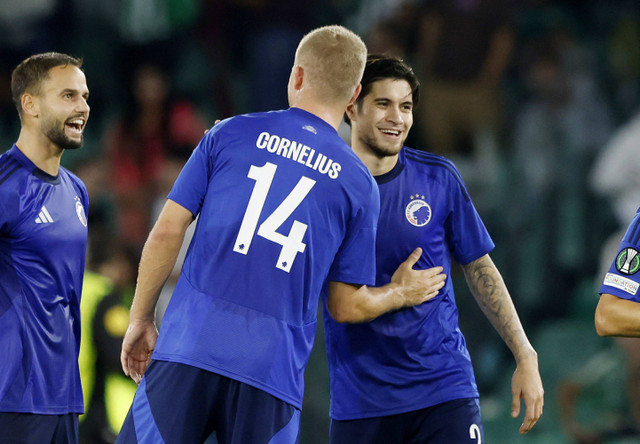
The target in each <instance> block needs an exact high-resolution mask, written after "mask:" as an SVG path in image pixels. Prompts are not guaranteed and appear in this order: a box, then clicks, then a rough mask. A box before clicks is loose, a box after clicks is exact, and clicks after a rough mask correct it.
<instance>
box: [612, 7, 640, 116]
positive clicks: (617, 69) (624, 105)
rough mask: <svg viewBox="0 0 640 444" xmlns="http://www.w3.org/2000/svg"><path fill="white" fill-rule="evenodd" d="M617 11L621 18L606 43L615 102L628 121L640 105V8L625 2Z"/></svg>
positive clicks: (621, 114)
mask: <svg viewBox="0 0 640 444" xmlns="http://www.w3.org/2000/svg"><path fill="white" fill-rule="evenodd" d="M607 7H609V5H607ZM616 10H617V13H618V17H617V20H616V22H615V24H614V26H613V29H612V30H611V32H610V34H609V37H608V41H607V42H606V44H607V49H608V53H607V55H608V62H609V65H610V67H611V71H612V77H611V79H610V84H611V87H612V90H613V91H612V93H613V98H614V103H615V104H616V108H617V111H618V112H619V114H620V116H621V118H622V119H624V120H626V119H628V118H629V116H631V115H632V114H633V112H634V111H635V110H636V108H637V106H638V105H639V104H640V44H638V42H640V5H639V4H638V2H637V1H636V2H623V5H622V7H620V8H619V9H618V8H616Z"/></svg>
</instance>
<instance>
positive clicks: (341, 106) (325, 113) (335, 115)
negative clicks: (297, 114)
mask: <svg viewBox="0 0 640 444" xmlns="http://www.w3.org/2000/svg"><path fill="white" fill-rule="evenodd" d="M291 106H292V107H295V108H300V109H303V110H305V111H307V112H310V113H311V114H314V115H316V116H318V117H320V118H321V119H322V120H324V121H325V122H327V123H328V124H329V125H331V126H332V127H333V128H334V129H335V130H336V131H338V128H339V127H340V123H341V122H342V118H343V117H344V113H345V111H346V109H347V103H336V104H328V103H325V102H324V101H323V100H318V98H317V97H316V96H315V95H314V94H312V92H311V91H310V90H308V91H304V92H302V91H301V92H300V93H299V94H298V95H297V96H296V97H295V99H294V100H293V101H292V103H291Z"/></svg>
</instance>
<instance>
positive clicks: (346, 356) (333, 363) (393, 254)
mask: <svg viewBox="0 0 640 444" xmlns="http://www.w3.org/2000/svg"><path fill="white" fill-rule="evenodd" d="M376 180H377V181H378V186H379V188H380V219H379V221H378V233H377V238H376V242H377V247H376V263H377V272H376V285H377V286H380V285H384V284H387V283H389V282H390V280H391V276H392V275H393V272H394V271H395V270H396V268H397V267H398V266H399V265H400V263H401V262H402V261H404V260H405V259H406V258H407V257H408V256H409V254H410V253H411V252H412V251H413V250H414V249H415V248H417V247H421V248H422V249H423V254H422V257H421V258H420V260H419V261H418V263H417V265H416V268H419V269H426V268H430V267H434V266H438V265H441V266H443V267H444V273H446V274H447V275H448V276H451V259H452V258H453V259H455V260H456V261H457V262H459V263H462V264H467V263H469V262H471V261H473V260H475V259H478V258H480V257H482V256H483V255H485V254H487V253H488V252H490V251H491V250H492V249H493V248H494V244H493V241H492V240H491V238H490V237H489V234H488V233H487V230H486V229H485V227H484V224H483V223H482V221H481V219H480V217H479V215H478V213H477V212H476V210H475V208H474V206H473V203H472V202H471V199H470V197H469V194H468V192H467V189H466V187H465V185H464V183H463V181H462V178H461V177H460V174H459V173H458V171H457V169H456V167H455V166H454V164H453V163H451V162H450V161H449V160H447V159H444V158H442V157H439V156H436V155H433V154H429V153H425V152H422V151H418V150H414V149H410V148H407V147H403V148H402V150H401V151H400V154H399V161H398V163H397V164H396V166H395V167H394V169H393V170H391V171H390V172H388V173H386V174H384V175H382V176H377V177H376ZM324 315H325V316H324V319H325V333H326V343H327V353H328V360H329V372H330V387H331V408H330V414H331V417H332V418H334V419H337V420H347V419H357V418H367V417H374V416H384V415H392V414H397V413H404V412H408V411H413V410H417V409H422V408H426V407H429V406H432V405H436V404H440V403H442V402H446V401H450V400H453V399H460V398H471V397H477V396H478V390H477V386H476V382H475V376H474V373H473V368H472V365H471V359H470V357H469V352H468V350H467V347H466V343H465V339H464V337H463V335H462V333H461V331H460V329H459V326H458V309H457V306H456V301H455V296H454V293H453V283H452V281H451V279H450V278H448V279H447V281H446V284H445V286H444V287H443V288H442V289H441V290H440V293H439V294H438V296H436V297H435V298H433V299H432V300H430V301H427V302H425V303H423V304H421V305H418V306H415V307H411V308H405V309H401V310H398V311H395V312H392V313H387V314H385V315H382V316H380V317H379V318H377V319H375V320H373V321H371V322H368V323H363V324H339V323H337V322H335V321H334V320H333V319H331V317H330V315H329V314H328V313H327V312H326V308H325V313H324Z"/></svg>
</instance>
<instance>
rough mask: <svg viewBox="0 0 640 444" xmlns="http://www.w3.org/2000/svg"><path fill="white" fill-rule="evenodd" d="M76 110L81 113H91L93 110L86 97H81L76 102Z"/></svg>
mask: <svg viewBox="0 0 640 444" xmlns="http://www.w3.org/2000/svg"><path fill="white" fill-rule="evenodd" d="M76 110H77V111H78V112H81V113H85V114H89V111H91V107H90V106H89V102H87V99H85V98H84V97H80V99H79V100H78V101H77V103H76Z"/></svg>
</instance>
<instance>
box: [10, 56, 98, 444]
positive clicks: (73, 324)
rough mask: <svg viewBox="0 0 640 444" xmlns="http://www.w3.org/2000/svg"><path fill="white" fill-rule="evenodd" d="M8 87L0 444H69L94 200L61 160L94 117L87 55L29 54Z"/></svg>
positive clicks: (76, 407) (78, 394)
mask: <svg viewBox="0 0 640 444" xmlns="http://www.w3.org/2000/svg"><path fill="white" fill-rule="evenodd" d="M11 94H12V99H13V102H14V103H15V105H16V107H17V109H18V115H19V117H20V123H21V128H20V135H19V136H18V140H17V141H16V143H15V144H14V145H13V146H12V147H11V148H10V149H9V150H8V151H7V152H6V153H4V154H2V155H1V156H0V356H1V358H0V443H16V442H20V443H30V444H42V443H53V444H69V443H71V444H73V443H77V442H78V415H79V414H80V413H82V412H83V409H84V406H83V400H82V389H81V386H80V372H79V369H78V351H79V348H80V294H81V290H82V279H83V276H84V265H85V250H86V245H87V217H86V215H87V211H88V205H89V199H88V196H87V191H86V188H85V186H84V184H83V183H82V182H81V181H80V179H78V178H77V177H76V176H75V175H74V174H72V173H71V172H69V171H68V170H66V169H65V168H63V167H61V166H60V160H61V158H62V155H63V153H64V151H65V150H68V149H77V148H80V147H81V146H82V142H83V130H84V127H85V125H86V123H87V119H88V118H89V105H88V103H87V99H88V96H89V89H88V88H87V81H86V78H85V75H84V73H83V71H82V61H81V60H80V59H77V58H75V57H71V56H69V55H66V54H60V53H55V52H49V53H43V54H36V55H33V56H31V57H29V58H27V59H25V60H24V61H22V62H21V63H20V64H19V65H18V66H17V67H16V68H15V69H14V70H13V73H12V75H11Z"/></svg>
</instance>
